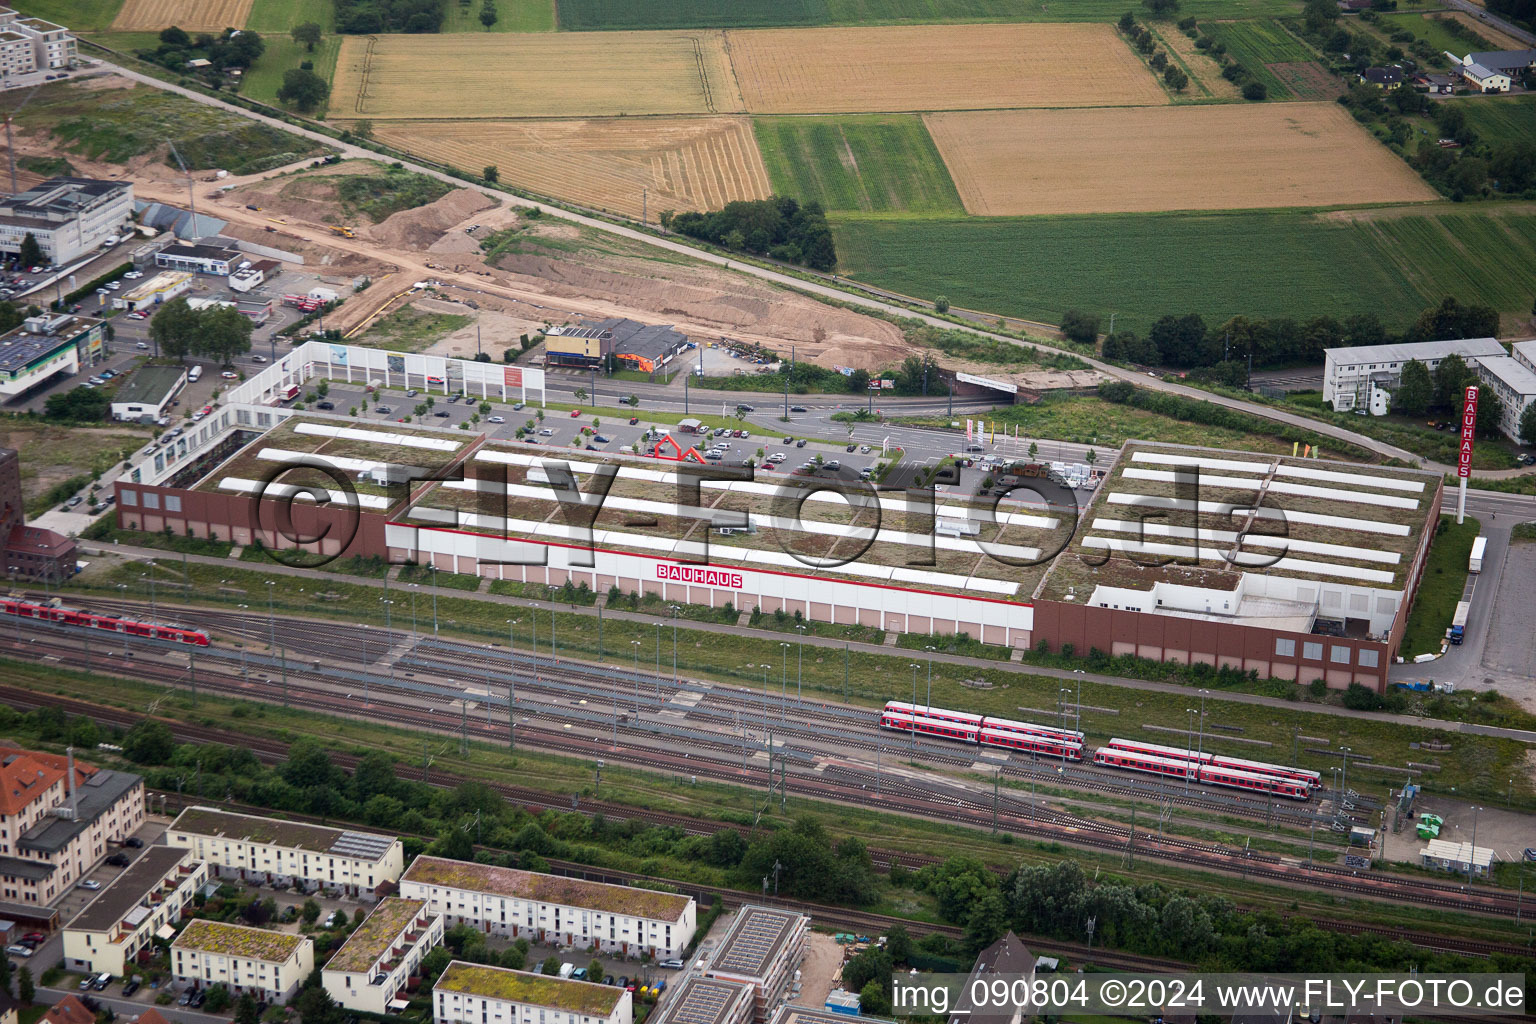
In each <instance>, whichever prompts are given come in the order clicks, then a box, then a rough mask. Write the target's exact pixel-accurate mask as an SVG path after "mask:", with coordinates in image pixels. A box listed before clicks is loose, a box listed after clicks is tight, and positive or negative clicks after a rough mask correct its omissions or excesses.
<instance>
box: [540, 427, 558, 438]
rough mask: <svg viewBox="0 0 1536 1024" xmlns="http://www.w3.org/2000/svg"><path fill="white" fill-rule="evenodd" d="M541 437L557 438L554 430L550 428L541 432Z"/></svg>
mask: <svg viewBox="0 0 1536 1024" xmlns="http://www.w3.org/2000/svg"><path fill="white" fill-rule="evenodd" d="M539 436H540V437H554V436H555V432H554V431H553V430H550V429H549V428H548V427H545V428H544V429H543V430H541V431H539Z"/></svg>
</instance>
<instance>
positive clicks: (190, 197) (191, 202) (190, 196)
mask: <svg viewBox="0 0 1536 1024" xmlns="http://www.w3.org/2000/svg"><path fill="white" fill-rule="evenodd" d="M165 144H166V145H167V146H170V147H171V156H174V157H175V158H176V163H177V165H178V166H180V167H181V173H182V174H184V175H186V177H187V205H188V206H189V207H190V208H191V210H192V242H193V244H194V245H195V244H196V243H197V242H198V241H199V240H200V238H201V236H200V235H198V233H197V194H196V192H195V191H194V189H193V188H192V172H191V171H189V170H187V163H186V161H185V160H183V159H182V158H181V154H180V153H178V152H176V143H174V142H172V141H171V140H170V139H166V140H165Z"/></svg>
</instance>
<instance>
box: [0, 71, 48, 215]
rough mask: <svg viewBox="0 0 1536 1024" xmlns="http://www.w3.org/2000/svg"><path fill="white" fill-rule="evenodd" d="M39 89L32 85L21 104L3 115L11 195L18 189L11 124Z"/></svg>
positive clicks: (14, 140) (14, 145)
mask: <svg viewBox="0 0 1536 1024" xmlns="http://www.w3.org/2000/svg"><path fill="white" fill-rule="evenodd" d="M39 88H40V86H38V85H34V86H33V87H32V88H30V89H28V90H27V94H26V95H25V96H23V97H22V98H21V102H20V103H18V104H16V109H15V110H9V111H6V114H5V151H6V154H7V155H8V156H9V157H10V161H11V194H12V195H15V194H16V192H17V191H18V189H17V188H16V139H15V137H14V136H13V135H12V134H11V122H12V121H13V120H15V119H16V115H17V114H19V113H21V111H22V109H23V108H24V107H26V105H27V104H28V103H30V102H32V95H33V94H34V93H36V92H37V90H38V89H39Z"/></svg>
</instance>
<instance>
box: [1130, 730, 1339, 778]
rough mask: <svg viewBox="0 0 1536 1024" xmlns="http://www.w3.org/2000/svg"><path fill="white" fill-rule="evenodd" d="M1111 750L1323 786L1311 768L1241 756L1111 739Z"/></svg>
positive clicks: (1318, 775) (1319, 776) (1139, 741)
mask: <svg viewBox="0 0 1536 1024" xmlns="http://www.w3.org/2000/svg"><path fill="white" fill-rule="evenodd" d="M1109 749H1111V750H1129V751H1131V752H1133V753H1137V754H1150V755H1151V756H1153V757H1171V758H1175V759H1177V760H1180V761H1198V762H1199V763H1200V764H1203V765H1209V766H1215V767H1220V768H1231V769H1233V770H1235V771H1240V772H1251V773H1252V774H1254V775H1268V776H1271V777H1273V778H1277V779H1287V780H1289V781H1291V782H1300V783H1304V784H1305V785H1307V786H1309V787H1310V788H1312V789H1319V788H1321V787H1322V785H1323V777H1322V776H1321V775H1320V774H1319V773H1317V772H1314V771H1312V770H1311V769H1309V768H1289V767H1286V766H1285V765H1280V764H1269V763H1267V762H1265V761H1248V760H1244V759H1243V758H1241V757H1227V756H1226V755H1225V754H1215V753H1212V752H1210V751H1208V750H1207V751H1200V752H1196V751H1193V750H1186V749H1185V748H1183V747H1165V746H1163V745H1162V744H1159V743H1144V742H1142V741H1141V740H1125V739H1113V740H1110V741H1109Z"/></svg>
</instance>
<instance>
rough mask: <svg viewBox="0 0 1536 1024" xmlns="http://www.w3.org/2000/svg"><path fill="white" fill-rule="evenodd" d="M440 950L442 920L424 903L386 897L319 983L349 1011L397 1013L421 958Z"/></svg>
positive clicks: (328, 965)
mask: <svg viewBox="0 0 1536 1024" xmlns="http://www.w3.org/2000/svg"><path fill="white" fill-rule="evenodd" d="M442 944H443V919H442V916H441V915H439V914H432V913H429V912H428V911H427V904H426V902H425V901H423V900H408V899H402V898H400V897H398V896H387V897H385V898H384V899H382V900H380V901H379V904H378V906H376V907H374V908H373V912H372V913H371V914H369V915H368V918H367V920H365V921H364V922H363V923H362V924H360V925H358V926H357V927H356V928H355V929H354V930H353V932H352V934H351V935H350V936H349V937H348V938H347V941H346V942H345V943H344V944H343V945H342V947H341V948H340V949H338V950H337V951H336V955H335V956H333V957H331V959H330V961H329V962H328V963H327V964H326V965H325V969H324V970H322V971H321V973H320V982H321V984H322V985H323V986H324V987H325V991H326V993H327V994H328V995H329V996H330V997H331V999H333V1000H334V1001H335V1002H336V1003H337V1004H338V1005H340V1006H345V1007H346V1008H347V1009H349V1010H357V1011H360V1012H363V1013H377V1014H385V1013H394V1012H398V1011H400V1010H403V1009H405V1007H406V1003H407V1000H406V988H407V986H408V985H409V984H410V982H411V979H412V978H413V977H415V976H417V975H419V974H420V973H421V961H422V958H424V957H425V956H426V955H427V954H428V953H430V952H431V951H432V950H434V949H436V948H437V947H438V946H441V945H442Z"/></svg>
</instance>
